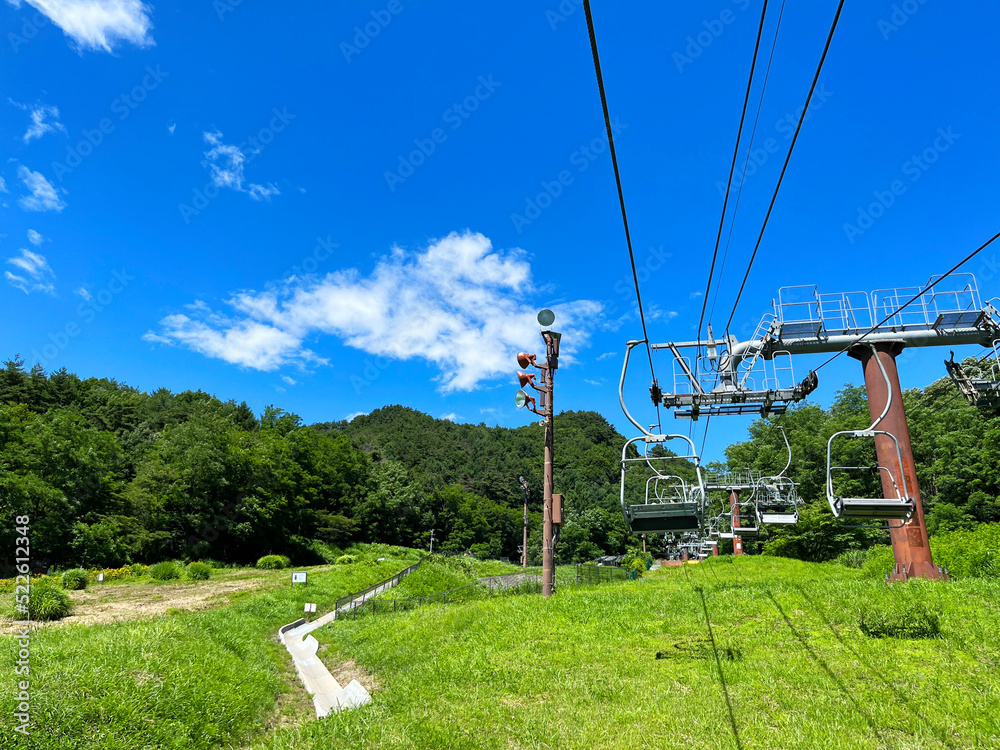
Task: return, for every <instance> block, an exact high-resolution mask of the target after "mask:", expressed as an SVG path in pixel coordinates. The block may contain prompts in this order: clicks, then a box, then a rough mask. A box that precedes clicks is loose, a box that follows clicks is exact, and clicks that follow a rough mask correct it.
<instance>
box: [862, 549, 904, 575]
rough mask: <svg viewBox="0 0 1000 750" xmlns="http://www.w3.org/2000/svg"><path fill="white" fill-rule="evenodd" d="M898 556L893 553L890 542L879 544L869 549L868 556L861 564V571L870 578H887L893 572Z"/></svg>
mask: <svg viewBox="0 0 1000 750" xmlns="http://www.w3.org/2000/svg"><path fill="white" fill-rule="evenodd" d="M895 564H896V558H895V557H893V555H892V547H890V546H889V545H888V544H877V545H875V546H874V547H872V548H871V549H869V550H868V557H867V559H866V560H865V561H864V563H863V564H862V566H861V572H862V573H863V574H864V575H865V576H866V577H868V578H885V574H886V573H891V572H892V566H893V565H895Z"/></svg>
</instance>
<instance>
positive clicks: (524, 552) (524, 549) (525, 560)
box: [520, 477, 528, 568]
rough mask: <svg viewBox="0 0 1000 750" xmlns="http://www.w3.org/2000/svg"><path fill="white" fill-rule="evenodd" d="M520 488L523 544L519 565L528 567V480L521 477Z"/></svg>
mask: <svg viewBox="0 0 1000 750" xmlns="http://www.w3.org/2000/svg"><path fill="white" fill-rule="evenodd" d="M520 479H521V489H522V490H524V544H523V545H522V547H521V567H522V568H527V567H528V480H527V479H525V478H524V477H521V478H520Z"/></svg>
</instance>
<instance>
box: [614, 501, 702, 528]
mask: <svg viewBox="0 0 1000 750" xmlns="http://www.w3.org/2000/svg"><path fill="white" fill-rule="evenodd" d="M627 520H628V524H629V527H630V528H631V529H632V532H633V533H644V534H646V533H651V534H669V533H671V532H676V531H697V530H698V529H699V528H701V504H700V503H698V502H697V501H684V502H678V503H643V504H641V505H629V506H628V519H627Z"/></svg>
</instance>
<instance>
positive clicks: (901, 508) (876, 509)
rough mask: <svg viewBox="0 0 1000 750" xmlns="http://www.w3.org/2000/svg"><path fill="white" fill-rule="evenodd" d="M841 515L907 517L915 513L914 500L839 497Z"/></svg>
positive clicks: (838, 503) (851, 516)
mask: <svg viewBox="0 0 1000 750" xmlns="http://www.w3.org/2000/svg"><path fill="white" fill-rule="evenodd" d="M836 503H837V505H838V507H839V508H840V515H842V516H844V517H845V518H888V519H904V520H905V519H907V518H909V517H910V516H911V515H913V508H914V502H913V500H908V501H906V500H891V499H890V500H885V499H878V498H868V497H862V498H852V497H838V498H836Z"/></svg>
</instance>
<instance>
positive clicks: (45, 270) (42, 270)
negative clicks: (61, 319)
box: [4, 248, 56, 294]
mask: <svg viewBox="0 0 1000 750" xmlns="http://www.w3.org/2000/svg"><path fill="white" fill-rule="evenodd" d="M20 253H21V254H20V255H15V256H14V257H13V258H8V259H7V263H8V264H9V265H12V266H14V267H15V268H16V269H17V273H12V272H11V271H4V278H5V279H7V283H8V284H10V285H11V286H13V287H17V288H18V289H20V290H21V291H22V292H24V293H25V294H31V292H45V293H47V294H51V293H52V292H54V291H55V289H56V287H55V284H54V283H53V282H54V281H55V278H56V277H55V274H54V273H52V268H50V267H49V262H48V260H46V259H45V256H44V255H41V254H40V253H33V252H31V250H26V249H24V248H22V249H21V250H20Z"/></svg>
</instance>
